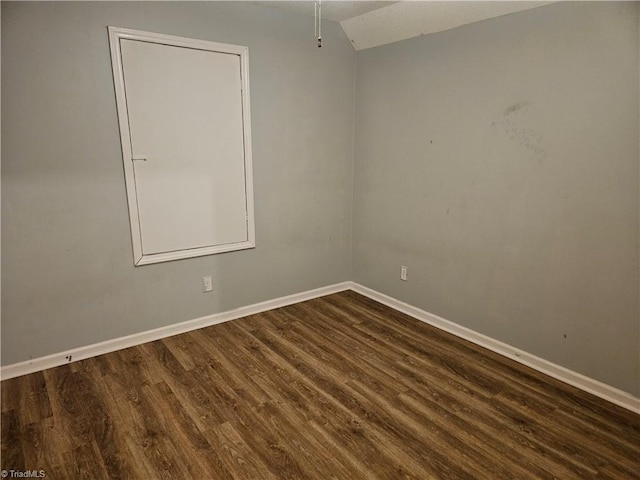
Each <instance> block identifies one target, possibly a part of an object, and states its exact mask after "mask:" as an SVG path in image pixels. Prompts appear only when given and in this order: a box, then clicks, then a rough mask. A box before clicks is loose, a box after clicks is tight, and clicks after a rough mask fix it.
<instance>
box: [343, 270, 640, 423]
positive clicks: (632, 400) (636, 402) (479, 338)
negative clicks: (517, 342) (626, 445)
mask: <svg viewBox="0 0 640 480" xmlns="http://www.w3.org/2000/svg"><path fill="white" fill-rule="evenodd" d="M351 290H353V291H355V292H357V293H360V294H361V295H364V296H366V297H369V298H371V299H372V300H375V301H376V302H380V303H382V304H384V305H387V306H388V307H391V308H393V309H394V310H397V311H399V312H402V313H406V314H407V315H410V316H411V317H413V318H415V319H417V320H420V321H422V322H425V323H428V324H429V325H432V326H434V327H436V328H439V329H440V330H444V331H445V332H449V333H451V334H453V335H455V336H457V337H460V338H464V339H465V340H468V341H470V342H472V343H475V344H476V345H479V346H481V347H484V348H486V349H488V350H491V351H492V352H495V353H498V354H500V355H502V356H504V357H507V358H510V359H511V360H514V361H516V362H518V363H521V364H523V365H526V366H528V367H531V368H533V369H534V370H537V371H538V372H541V373H544V374H546V375H549V376H550V377H553V378H555V379H557V380H560V381H561V382H564V383H568V384H569V385H572V386H574V387H577V388H579V389H581V390H584V391H585V392H589V393H591V394H593V395H596V396H597V397H600V398H602V399H604V400H607V401H609V402H611V403H615V404H616V405H619V406H621V407H623V408H626V409H628V410H631V411H632V412H635V413H639V414H640V398H637V397H634V396H633V395H631V394H629V393H627V392H624V391H622V390H619V389H617V388H614V387H612V386H610V385H607V384H605V383H602V382H600V381H598V380H594V379H593V378H590V377H587V376H585V375H582V374H580V373H577V372H574V371H573V370H569V369H568V368H565V367H561V366H560V365H557V364H555V363H552V362H549V361H548V360H544V359H543V358H540V357H536V356H535V355H532V354H530V353H527V352H525V351H523V350H520V349H518V348H515V347H512V346H511V345H508V344H506V343H503V342H501V341H499V340H496V339H494V338H491V337H487V336H486V335H482V334H481V333H478V332H476V331H474V330H471V329H469V328H466V327H463V326H461V325H458V324H457V323H453V322H451V321H449V320H445V319H444V318H442V317H439V316H437V315H433V314H432V313H429V312H425V311H424V310H421V309H419V308H417V307H414V306H412V305H409V304H408V303H404V302H401V301H400V300H396V299H395V298H393V297H389V296H388V295H384V294H382V293H380V292H377V291H375V290H372V289H370V288H368V287H365V286H363V285H360V284H358V283H353V282H352V283H351Z"/></svg>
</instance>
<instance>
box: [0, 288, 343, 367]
mask: <svg viewBox="0 0 640 480" xmlns="http://www.w3.org/2000/svg"><path fill="white" fill-rule="evenodd" d="M350 288H351V282H343V283H337V284H335V285H329V286H327V287H322V288H317V289H315V290H308V291H306V292H301V293H296V294H293V295H288V296H285V297H280V298H276V299H273V300H267V301H265V302H260V303H255V304H253V305H248V306H246V307H240V308H236V309H234V310H229V311H226V312H221V313H214V314H213V315H207V316H205V317H200V318H196V319H193V320H187V321H186V322H180V323H176V324H172V325H167V326H166V327H160V328H155V329H153V330H147V331H145V332H140V333H134V334H132V335H127V336H125V337H120V338H114V339H113V340H106V341H104V342H100V343H94V344H93V345H87V346H85V347H78V348H74V349H71V350H67V351H65V352H60V353H54V354H52V355H47V356H45V357H40V358H34V359H32V360H27V361H24V362H19V363H14V364H11V365H7V366H3V367H2V368H0V378H1V379H2V380H7V379H9V378H13V377H19V376H20V375H26V374H28V373H34V372H39V371H42V370H46V369H47V368H53V367H57V366H60V365H63V364H65V363H70V362H71V361H73V362H75V361H77V360H84V359H86V358H91V357H96V356H98V355H102V354H105V353H110V352H114V351H116V350H122V349H123V348H129V347H134V346H136V345H141V344H143V343H147V342H152V341H154V340H160V339H162V338H167V337H171V336H173V335H178V334H180V333H186V332H190V331H192V330H197V329H199V328H204V327H208V326H210V325H216V324H219V323H223V322H228V321H230V320H235V319H238V318H242V317H246V316H248V315H254V314H256V313H261V312H266V311H267V310H273V309H274V308H280V307H285V306H287V305H291V304H294V303H299V302H304V301H305V300H311V299H312V298H317V297H323V296H325V295H330V294H332V293H337V292H342V291H344V290H349V289H350Z"/></svg>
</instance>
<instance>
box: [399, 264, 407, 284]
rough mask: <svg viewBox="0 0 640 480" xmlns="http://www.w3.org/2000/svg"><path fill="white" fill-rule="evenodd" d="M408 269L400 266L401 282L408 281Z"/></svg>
mask: <svg viewBox="0 0 640 480" xmlns="http://www.w3.org/2000/svg"><path fill="white" fill-rule="evenodd" d="M407 270H408V269H407V267H405V266H404V265H400V280H404V281H405V282H406V281H407Z"/></svg>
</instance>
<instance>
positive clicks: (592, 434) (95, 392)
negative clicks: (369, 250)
mask: <svg viewBox="0 0 640 480" xmlns="http://www.w3.org/2000/svg"><path fill="white" fill-rule="evenodd" d="M1 387H2V425H1V427H2V459H1V467H2V469H5V470H10V469H13V470H16V471H23V470H41V469H42V470H44V471H45V472H46V477H45V478H49V479H85V478H86V479H92V480H93V479H119V478H132V479H165V478H167V479H168V478H175V479H190V478H193V479H216V480H217V479H232V478H234V479H243V480H244V479H288V478H299V479H319V480H326V479H349V480H351V479H353V480H356V479H394V480H395V479H431V478H442V479H467V478H482V479H533V478H536V479H538V478H542V479H553V478H557V479H563V480H564V479H624V480H628V479H635V478H640V416H638V415H635V414H633V413H631V412H629V411H627V410H624V409H622V408H620V407H617V406H615V405H613V404H609V403H607V402H605V401H603V400H600V399H598V398H596V397H594V396H591V395H589V394H587V393H585V392H582V391H580V390H577V389H575V388H573V387H570V386H568V385H565V384H563V383H561V382H558V381H556V380H554V379H552V378H549V377H546V376H544V375H542V374H539V373H537V372H535V371H533V370H531V369H528V368H526V367H524V366H522V365H519V364H517V363H515V362H512V361H510V360H508V359H505V358H503V357H501V356H499V355H497V354H494V353H492V352H489V351H487V350H484V349H482V348H480V347H478V346H475V345H473V344H471V343H468V342H465V341H463V340H460V339H458V338H456V337H454V336H452V335H449V334H446V333H444V332H441V331H439V330H437V329H435V328H432V327H430V326H428V325H426V324H424V323H421V322H419V321H417V320H414V319H412V318H410V317H408V316H406V315H403V314H400V313H398V312H395V311H393V310H391V309H389V308H387V307H385V306H382V305H380V304H378V303H376V302H374V301H372V300H369V299H367V298H365V297H362V296H360V295H358V294H356V293H353V292H343V293H339V294H335V295H330V296H327V297H323V298H319V299H315V300H311V301H308V302H304V303H300V304H297V305H293V306H289V307H285V308H280V309H277V310H273V311H270V312H266V313H262V314H259V315H253V316H250V317H246V318H243V319H241V320H236V321H233V322H230V323H226V324H222V325H217V326H213V327H208V328H205V329H202V330H198V331H194V332H190V333H186V334H183V335H178V336H175V337H171V338H168V339H165V340H161V341H156V342H151V343H148V344H145V345H142V346H138V347H133V348H129V349H126V350H122V351H119V352H114V353H110V354H107V355H103V356H100V357H95V358H92V359H89V360H84V361H80V362H76V363H71V364H69V365H64V366H61V367H57V368H53V369H50V370H47V371H44V372H39V373H34V374H31V375H26V376H23V377H19V378H15V379H10V380H6V381H4V382H2V385H1Z"/></svg>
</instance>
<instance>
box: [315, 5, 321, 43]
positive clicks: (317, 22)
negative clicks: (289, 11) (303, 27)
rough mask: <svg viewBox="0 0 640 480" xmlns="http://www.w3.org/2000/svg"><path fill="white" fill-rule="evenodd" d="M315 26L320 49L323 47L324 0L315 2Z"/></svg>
mask: <svg viewBox="0 0 640 480" xmlns="http://www.w3.org/2000/svg"><path fill="white" fill-rule="evenodd" d="M314 20H315V26H316V37H318V48H321V47H322V0H316V2H315V18H314Z"/></svg>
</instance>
